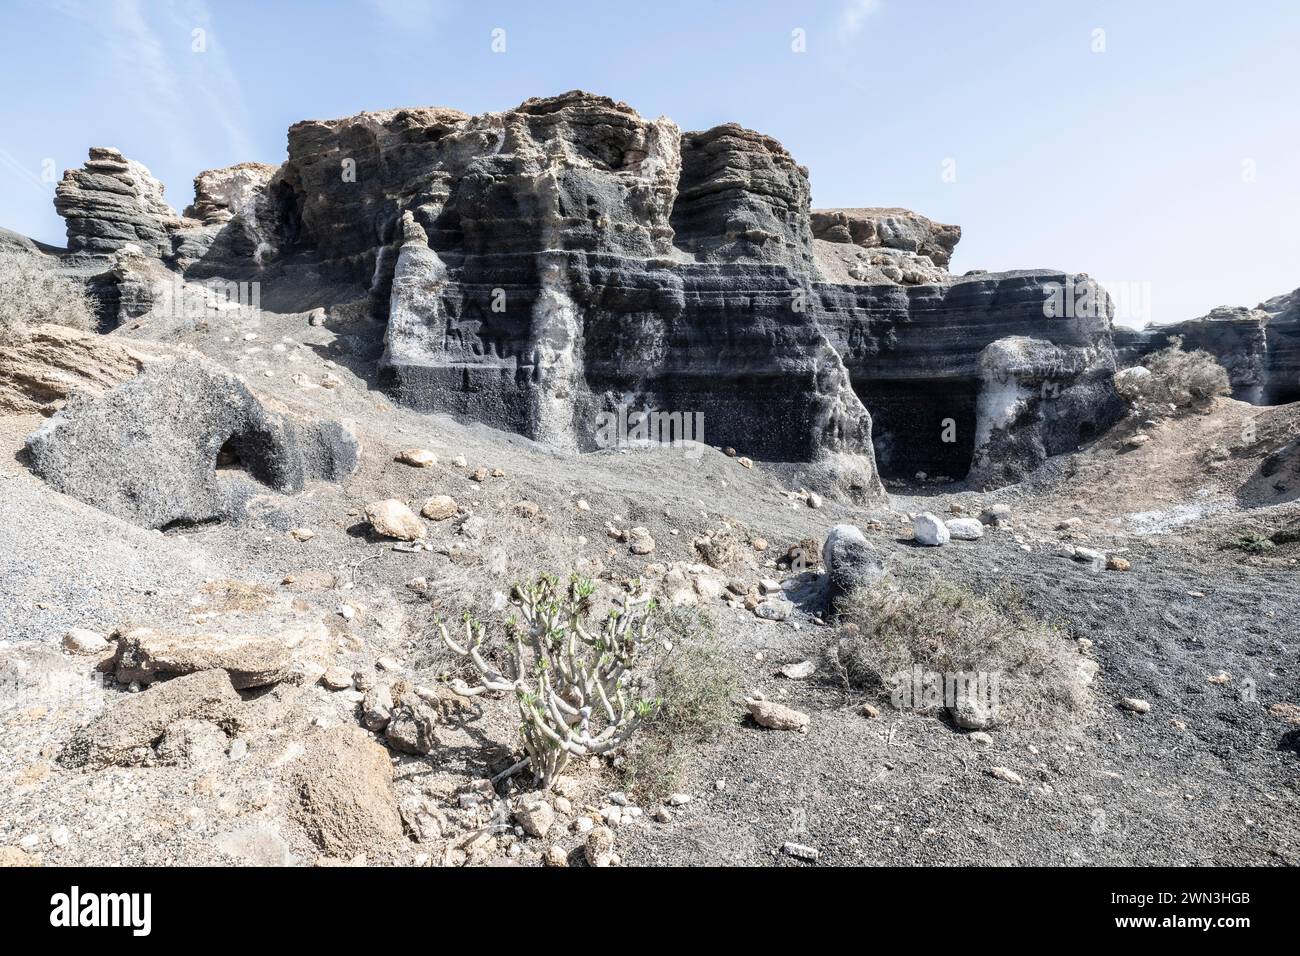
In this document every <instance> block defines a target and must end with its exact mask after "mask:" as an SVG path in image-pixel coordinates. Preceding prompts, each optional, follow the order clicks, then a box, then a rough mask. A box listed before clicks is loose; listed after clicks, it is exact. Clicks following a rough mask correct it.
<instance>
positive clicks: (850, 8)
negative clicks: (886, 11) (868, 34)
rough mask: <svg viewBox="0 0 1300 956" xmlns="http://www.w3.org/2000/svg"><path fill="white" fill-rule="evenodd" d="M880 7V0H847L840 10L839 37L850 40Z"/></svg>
mask: <svg viewBox="0 0 1300 956" xmlns="http://www.w3.org/2000/svg"><path fill="white" fill-rule="evenodd" d="M879 9H880V0H849V2H848V3H846V4H845V5H844V6H843V8H841V10H840V39H841V40H845V41H847V40H852V39H853V38H854V37H856V36H857V35H858V34H859V33H861V32H862V29H863V27H865V26H866V25H867V20H869V19H870V18H871V15H872V14H874V13H875V12H876V11H877V10H879Z"/></svg>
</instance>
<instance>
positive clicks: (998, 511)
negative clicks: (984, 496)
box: [980, 504, 1011, 528]
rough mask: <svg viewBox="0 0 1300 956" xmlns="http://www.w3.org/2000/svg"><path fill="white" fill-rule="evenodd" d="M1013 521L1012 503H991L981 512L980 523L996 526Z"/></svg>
mask: <svg viewBox="0 0 1300 956" xmlns="http://www.w3.org/2000/svg"><path fill="white" fill-rule="evenodd" d="M1010 523H1011V506H1010V505H1003V504H997V505H990V506H989V507H987V508H985V509H984V510H983V511H981V512H980V524H985V525H991V526H993V527H995V528H998V527H1001V526H1003V525H1007V524H1010Z"/></svg>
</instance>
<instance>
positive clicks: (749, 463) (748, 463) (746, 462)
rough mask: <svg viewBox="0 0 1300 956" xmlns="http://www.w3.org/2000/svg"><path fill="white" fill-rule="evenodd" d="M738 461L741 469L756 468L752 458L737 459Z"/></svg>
mask: <svg viewBox="0 0 1300 956" xmlns="http://www.w3.org/2000/svg"><path fill="white" fill-rule="evenodd" d="M736 461H737V462H738V463H739V464H740V467H741V468H753V467H754V461H753V459H751V458H745V457H744V456H741V457H740V458H737V459H736Z"/></svg>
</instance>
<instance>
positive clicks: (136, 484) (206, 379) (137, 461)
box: [27, 359, 358, 528]
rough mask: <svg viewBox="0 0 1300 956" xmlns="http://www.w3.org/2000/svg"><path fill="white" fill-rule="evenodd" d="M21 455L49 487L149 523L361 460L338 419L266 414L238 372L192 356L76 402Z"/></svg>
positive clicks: (217, 508)
mask: <svg viewBox="0 0 1300 956" xmlns="http://www.w3.org/2000/svg"><path fill="white" fill-rule="evenodd" d="M27 450H28V454H29V455H30V460H31V468H32V470H33V471H34V472H35V473H36V474H38V475H40V476H41V477H42V478H44V479H45V481H47V482H48V483H49V484H50V485H51V486H52V487H54V488H55V489H56V490H58V491H61V492H63V493H64V494H67V495H71V496H72V497H74V498H78V499H80V500H81V501H84V502H86V503H87V504H91V505H94V506H95V507H97V508H100V509H102V510H104V511H107V512H109V513H110V514H113V515H116V516H118V517H119V518H122V519H124V520H126V521H131V522H133V523H135V524H139V525H143V526H144V527H146V528H163V527H166V526H168V525H172V524H178V523H180V524H192V523H196V522H203V521H209V520H213V519H217V518H222V517H226V516H229V515H232V514H233V513H235V511H236V506H237V505H238V503H239V502H240V501H241V500H242V499H244V498H246V497H248V496H249V495H251V494H255V493H258V492H264V491H265V489H266V488H271V489H273V490H275V491H278V492H281V493H285V494H290V493H295V492H298V491H301V490H302V489H303V487H304V485H305V483H306V482H307V481H308V480H311V479H326V480H338V479H340V478H342V477H345V476H346V475H348V474H350V473H351V472H352V470H353V469H354V468H355V467H356V462H357V455H358V447H357V442H356V439H355V438H353V437H352V435H351V434H349V433H348V432H347V431H346V430H345V429H344V428H343V427H342V426H340V425H338V424H336V423H334V422H309V421H300V420H296V419H294V418H291V417H290V416H288V415H285V414H280V413H277V412H274V411H271V410H270V409H268V408H267V407H266V406H265V405H263V404H262V402H260V401H259V400H258V399H257V398H256V397H255V396H254V395H253V394H252V392H250V391H249V390H248V388H247V386H245V385H244V383H243V382H242V381H240V380H239V379H238V378H237V377H236V376H234V375H232V374H230V373H228V372H224V371H221V370H218V369H215V368H213V367H211V366H209V365H207V364H206V363H203V362H200V361H198V360H194V359H183V360H175V361H170V362H165V363H159V364H157V365H151V366H149V367H147V368H146V369H145V371H143V372H142V373H140V374H139V375H138V376H136V377H135V378H133V379H131V380H130V381H128V382H126V383H125V384H123V385H119V386H118V387H117V388H114V389H113V390H111V391H109V392H107V393H105V394H104V395H101V396H98V397H79V398H77V399H74V400H73V401H72V402H70V403H69V404H68V405H67V407H66V408H64V409H63V411H61V412H60V413H59V414H58V415H56V416H54V417H53V418H51V419H50V420H49V421H48V422H46V423H45V425H44V426H43V427H42V428H41V429H40V430H39V431H37V432H36V433H35V434H33V435H32V436H31V437H30V438H29V439H28V440H27Z"/></svg>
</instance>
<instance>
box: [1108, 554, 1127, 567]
mask: <svg viewBox="0 0 1300 956" xmlns="http://www.w3.org/2000/svg"><path fill="white" fill-rule="evenodd" d="M1128 569H1129V563H1128V561H1127V560H1126V559H1124V558H1118V557H1113V556H1112V557H1109V558H1107V559H1106V570H1107V571H1127V570H1128Z"/></svg>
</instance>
